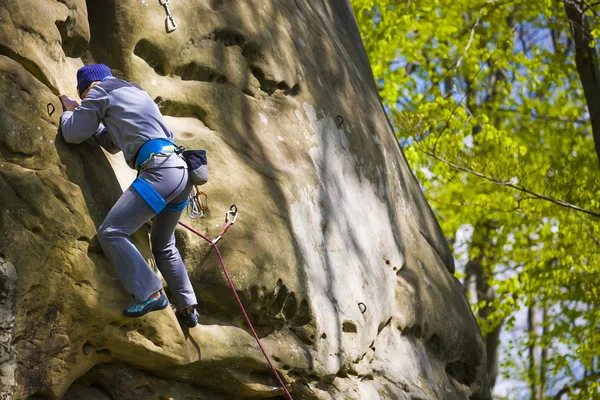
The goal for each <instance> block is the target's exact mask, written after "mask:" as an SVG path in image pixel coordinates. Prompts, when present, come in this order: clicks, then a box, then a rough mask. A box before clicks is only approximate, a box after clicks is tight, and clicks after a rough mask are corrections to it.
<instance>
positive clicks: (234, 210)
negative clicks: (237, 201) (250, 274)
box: [179, 205, 294, 400]
mask: <svg viewBox="0 0 600 400" xmlns="http://www.w3.org/2000/svg"><path fill="white" fill-rule="evenodd" d="M230 218H231V219H230ZM236 218H237V207H236V206H235V205H233V206H231V208H230V209H229V211H227V214H226V215H225V226H223V229H222V230H221V233H219V235H217V237H216V238H215V239H213V240H210V239H209V238H207V237H206V236H204V235H203V234H201V233H200V232H198V231H197V230H195V229H194V228H191V227H189V226H187V225H186V224H184V223H183V222H181V221H180V222H179V225H181V226H183V227H184V228H185V229H187V230H189V231H190V232H192V233H194V234H196V235H198V236H200V237H201V238H202V239H204V240H206V241H207V242H208V243H210V244H211V246H212V247H214V249H215V252H216V253H217V257H219V262H220V263H221V267H222V268H223V272H224V273H225V277H226V278H227V282H229V287H230V288H231V290H232V291H233V295H234V296H235V299H236V300H237V302H238V304H239V305H240V308H241V309H242V313H243V314H244V317H245V318H246V322H248V326H249V327H250V330H251V331H252V334H253V335H254V339H256V343H258V347H260V350H261V351H262V353H263V355H264V356H265V359H266V360H267V363H268V364H269V366H270V367H271V369H272V370H273V374H275V378H277V381H278V382H279V385H280V386H281V388H282V389H283V391H284V392H285V394H286V395H287V398H288V399H289V400H294V399H293V398H292V395H291V394H290V392H289V391H288V390H287V387H286V386H285V384H284V383H283V380H282V379H281V377H280V376H279V374H278V373H277V370H276V369H275V367H274V366H273V363H272V362H271V359H270V358H269V356H268V355H267V352H266V351H265V348H264V347H263V345H262V343H261V341H260V339H259V338H258V334H257V333H256V331H255V330H254V326H253V325H252V322H250V317H248V313H246V309H245V308H244V305H243V304H242V300H240V296H238V294H237V290H236V288H235V285H234V284H233V281H232V280H231V276H229V272H228V271H227V267H225V262H224V261H223V257H222V256H221V252H220V251H219V248H218V247H217V242H218V241H219V240H221V238H222V237H223V235H224V234H225V232H227V229H229V227H230V226H231V225H233V224H234V223H235V220H236Z"/></svg>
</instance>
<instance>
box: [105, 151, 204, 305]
mask: <svg viewBox="0 0 600 400" xmlns="http://www.w3.org/2000/svg"><path fill="white" fill-rule="evenodd" d="M140 177H141V178H143V179H145V180H146V181H147V182H148V183H150V185H151V186H152V187H153V188H154V189H156V190H157V191H158V193H160V195H161V196H162V197H163V198H164V199H165V201H166V202H167V203H169V204H180V203H183V202H184V201H186V199H187V198H188V196H189V194H190V192H191V190H192V185H191V183H190V182H189V179H188V171H187V166H186V164H185V161H184V160H183V159H181V158H180V157H179V156H177V155H172V156H171V157H168V158H166V157H163V158H160V157H155V158H154V159H152V160H151V161H150V162H149V163H148V166H147V167H146V168H145V169H144V170H143V171H142V172H141V173H140ZM181 213H182V210H181V211H173V210H169V209H168V208H165V209H163V210H162V211H161V212H160V213H159V214H156V213H155V212H154V211H153V210H152V208H151V207H150V206H149V205H148V204H147V203H146V202H145V200H144V199H142V197H141V196H140V195H139V194H138V193H137V192H136V190H135V189H133V188H132V187H129V189H127V190H126V191H125V192H124V193H123V195H122V196H121V198H120V199H119V200H118V201H117V202H116V203H115V205H114V206H113V208H112V209H111V210H110V212H109V213H108V215H107V216H106V219H105V220H104V222H103V223H102V225H101V226H100V228H99V229H98V240H99V242H100V245H101V246H102V249H103V250H104V253H105V254H106V256H107V258H108V259H109V261H110V262H111V263H112V264H113V265H114V267H115V269H116V271H117V274H118V276H119V280H120V281H121V284H122V285H123V287H124V288H125V290H126V291H127V292H128V293H130V294H132V295H133V296H134V297H135V300H136V301H137V302H143V301H146V300H147V299H148V298H149V297H150V296H151V295H152V294H153V293H155V292H158V291H159V290H161V289H162V284H161V282H160V279H158V277H157V276H156V274H155V273H154V271H152V269H151V268H150V267H149V266H148V263H147V262H146V260H145V259H144V257H142V255H141V254H140V252H139V251H138V249H137V248H136V247H135V246H134V245H133V243H131V240H130V239H129V236H130V235H131V234H133V233H134V232H135V231H137V230H138V229H139V228H141V227H142V226H143V225H144V224H145V223H146V222H148V221H149V220H151V219H153V221H152V233H151V236H150V238H151V240H150V242H151V245H152V254H153V255H154V259H155V261H156V265H157V267H158V269H159V271H160V272H161V274H162V276H163V277H164V278H165V281H166V282H167V285H168V286H169V289H170V292H171V295H172V297H173V298H174V300H175V305H176V306H177V308H178V309H179V310H183V309H184V308H186V307H189V306H191V305H195V304H197V301H196V295H195V294H194V289H193V288H192V284H191V283H190V278H189V276H188V274H187V271H186V269H185V265H184V264H183V261H182V259H181V255H180V254H179V250H177V247H175V235H174V231H175V228H176V227H177V222H178V221H179V217H180V216H181Z"/></svg>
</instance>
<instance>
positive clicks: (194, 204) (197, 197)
mask: <svg viewBox="0 0 600 400" xmlns="http://www.w3.org/2000/svg"><path fill="white" fill-rule="evenodd" d="M188 200H189V201H188V203H187V215H188V217H190V218H191V219H196V218H202V217H203V216H204V213H205V212H206V210H208V195H207V194H206V193H204V192H203V191H201V190H200V189H198V188H197V187H195V186H194V192H192V193H191V194H190V197H189V199H188Z"/></svg>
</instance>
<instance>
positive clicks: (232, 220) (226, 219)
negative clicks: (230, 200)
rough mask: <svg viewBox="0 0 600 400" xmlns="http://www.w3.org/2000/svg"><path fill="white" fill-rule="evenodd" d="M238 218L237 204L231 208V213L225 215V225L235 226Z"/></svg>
mask: <svg viewBox="0 0 600 400" xmlns="http://www.w3.org/2000/svg"><path fill="white" fill-rule="evenodd" d="M230 215H231V216H232V219H229V216H230ZM237 216H238V208H237V206H236V205H235V204H233V205H232V206H231V207H229V211H227V214H225V223H231V225H233V224H235V220H236V219H237Z"/></svg>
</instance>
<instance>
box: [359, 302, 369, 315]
mask: <svg viewBox="0 0 600 400" xmlns="http://www.w3.org/2000/svg"><path fill="white" fill-rule="evenodd" d="M358 308H359V310H360V312H361V313H362V314H364V313H366V312H367V306H366V305H365V303H358Z"/></svg>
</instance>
